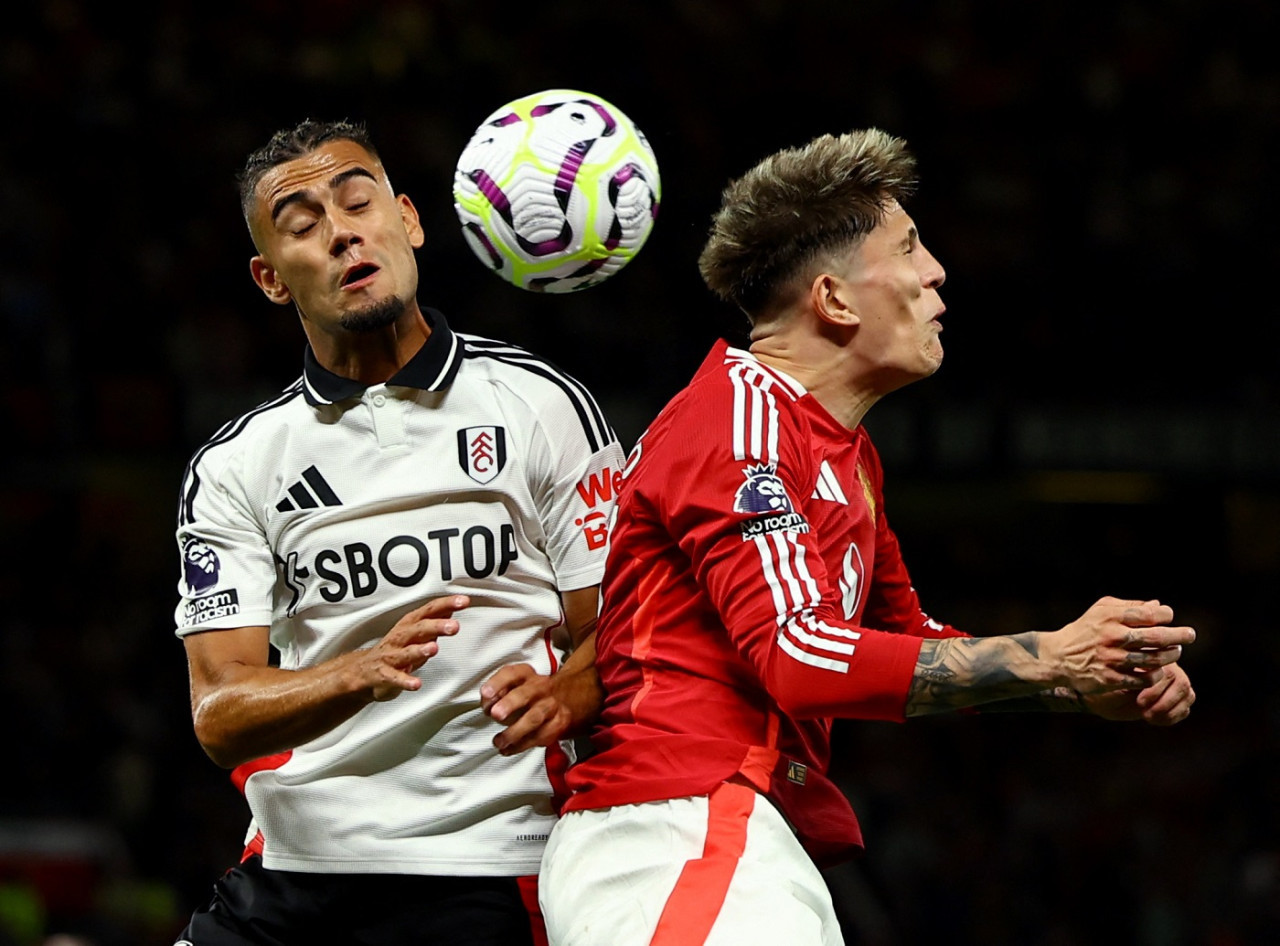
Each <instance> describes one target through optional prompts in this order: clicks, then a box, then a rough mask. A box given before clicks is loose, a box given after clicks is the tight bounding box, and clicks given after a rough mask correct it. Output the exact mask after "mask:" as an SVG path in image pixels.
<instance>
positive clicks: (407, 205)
mask: <svg viewBox="0 0 1280 946" xmlns="http://www.w3.org/2000/svg"><path fill="white" fill-rule="evenodd" d="M396 202H397V203H399V204H400V219H401V220H403V221H404V230H405V233H407V234H409V245H410V246H412V247H413V248H414V249H415V250H417V249H421V248H422V244H423V243H424V242H426V234H425V233H423V232H422V222H421V221H420V220H419V219H418V208H417V207H415V206H413V201H411V200H410V199H409V198H408V197H407V196H405V195H404V194H400V195H399V196H398V197H396Z"/></svg>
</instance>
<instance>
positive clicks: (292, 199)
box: [271, 167, 377, 223]
mask: <svg viewBox="0 0 1280 946" xmlns="http://www.w3.org/2000/svg"><path fill="white" fill-rule="evenodd" d="M353 177H367V178H368V179H369V180H371V181H375V182H376V181H377V178H376V177H374V176H373V174H372V173H371V172H370V171H369V170H367V169H366V168H359V167H357V168H347V170H345V171H342V172H340V173H338V174H335V175H334V176H333V177H331V178H329V189H330V190H337V189H338V188H339V187H341V186H342V185H343V184H345V183H346V182H347V181H349V180H351V179H352V178H353ZM310 193H311V192H310V191H307V190H300V191H294V192H293V193H292V194H285V195H284V196H283V197H281V198H280V199H279V200H277V201H276V202H275V203H274V204H272V205H271V222H272V223H275V222H276V218H277V217H279V216H280V214H282V213H283V212H284V209H285V208H286V207H288V206H289V205H290V204H297V203H301V202H302V201H304V200H306V199H307V197H308V195H309V194H310Z"/></svg>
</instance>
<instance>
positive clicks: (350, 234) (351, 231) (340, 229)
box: [329, 218, 364, 257]
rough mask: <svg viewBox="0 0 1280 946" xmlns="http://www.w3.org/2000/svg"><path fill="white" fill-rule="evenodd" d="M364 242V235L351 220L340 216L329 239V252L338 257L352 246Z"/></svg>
mask: <svg viewBox="0 0 1280 946" xmlns="http://www.w3.org/2000/svg"><path fill="white" fill-rule="evenodd" d="M363 242H364V237H362V236H361V235H360V234H359V233H358V232H357V231H356V229H355V227H353V226H352V225H351V224H350V222H349V221H347V220H345V219H343V218H338V219H337V222H336V223H335V225H334V228H333V236H332V238H331V239H330V240H329V253H330V254H331V255H332V256H334V257H338V256H341V255H342V254H343V253H345V252H347V250H348V249H350V248H351V247H352V246H358V245H359V244H361V243H363Z"/></svg>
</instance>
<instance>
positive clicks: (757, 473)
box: [541, 129, 1195, 946]
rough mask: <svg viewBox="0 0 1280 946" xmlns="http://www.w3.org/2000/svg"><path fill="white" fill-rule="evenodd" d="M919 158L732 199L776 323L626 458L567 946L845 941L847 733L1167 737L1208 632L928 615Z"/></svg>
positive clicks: (569, 848) (1182, 713)
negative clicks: (914, 727) (840, 771)
mask: <svg viewBox="0 0 1280 946" xmlns="http://www.w3.org/2000/svg"><path fill="white" fill-rule="evenodd" d="M914 184H915V162H914V158H913V157H912V155H911V154H910V152H909V151H908V149H907V147H906V144H905V142H903V141H902V140H901V139H897V138H894V137H892V136H890V135H887V134H885V133H884V132H882V131H879V130H876V129H870V130H863V131H855V132H851V133H849V134H844V135H840V136H833V135H824V136H821V137H819V138H816V139H814V140H813V141H811V142H809V143H808V144H807V145H805V146H803V147H800V148H795V149H787V150H784V151H780V152H778V153H776V154H774V155H771V156H770V157H768V158H766V159H765V160H764V161H762V162H760V163H759V164H758V165H757V166H756V167H755V168H753V169H751V170H750V171H749V172H747V173H746V174H745V175H744V176H742V177H741V178H740V179H738V180H736V181H734V182H733V183H731V184H730V185H729V187H728V188H727V189H726V190H725V192H724V195H723V203H722V206H721V209H720V211H719V212H718V214H717V215H716V217H715V220H714V223H713V226H712V230H711V234H710V237H709V239H708V241H707V244H706V246H705V248H704V250H703V253H702V256H701V259H700V268H701V271H702V274H703V278H704V280H705V281H706V283H707V284H708V286H709V287H710V288H711V289H712V290H713V291H714V292H716V294H717V295H719V296H720V297H721V298H723V299H725V300H727V301H729V302H731V303H733V304H735V305H737V306H739V307H740V308H742V310H743V311H744V312H745V313H746V314H747V316H748V318H749V320H750V322H751V344H750V348H749V350H740V349H735V348H731V347H729V346H728V345H727V344H725V343H724V342H720V343H718V344H717V345H716V346H715V347H714V348H713V349H712V351H711V352H710V354H709V355H708V356H707V358H706V360H705V361H704V362H703V364H702V367H701V368H700V369H699V370H698V372H697V374H696V375H695V377H694V379H693V380H692V382H691V383H690V384H689V385H688V387H687V388H685V390H683V391H682V392H681V393H679V394H678V395H677V396H676V397H675V398H674V399H673V400H672V401H671V402H670V403H669V404H668V405H667V407H666V408H665V409H664V410H663V411H662V412H661V413H660V414H659V416H658V417H657V418H656V420H655V421H654V422H653V423H652V424H651V425H650V427H649V429H648V430H647V431H646V432H645V433H644V435H643V436H642V437H641V438H640V440H639V442H638V443H637V445H636V447H635V448H634V450H633V451H632V455H631V457H630V459H629V461H628V466H627V471H626V478H625V479H624V481H623V484H622V490H621V495H620V497H619V504H618V510H617V522H616V525H615V528H614V531H613V533H612V536H611V542H612V543H613V544H612V549H611V552H610V555H609V560H608V564H607V567H606V575H605V580H604V583H603V586H602V593H603V595H604V604H603V610H602V613H601V618H600V623H599V636H598V639H597V649H598V657H597V667H598V670H599V672H600V675H601V679H602V681H603V683H604V685H605V689H606V694H607V695H606V701H605V707H604V710H603V713H602V716H601V718H600V721H599V724H598V726H597V728H596V730H595V732H594V734H593V741H594V743H595V745H596V747H597V749H598V752H597V753H596V754H595V755H593V756H592V757H590V758H588V759H586V760H585V761H583V762H581V763H579V764H578V765H577V766H575V767H574V768H572V769H571V770H570V773H569V782H570V786H571V788H572V789H573V790H574V794H573V795H572V797H571V798H570V800H569V802H568V803H567V805H566V809H565V812H566V813H565V814H564V816H563V817H562V819H561V820H560V821H559V822H558V823H557V825H556V827H555V828H554V829H553V831H552V837H551V841H550V843H549V845H548V848H547V851H546V854H545V856H544V859H543V868H542V875H541V894H542V902H543V911H544V914H545V915H546V918H547V921H548V928H549V932H550V936H551V940H552V943H553V944H557V943H558V944H568V943H586V942H591V943H606V942H607V943H610V944H614V946H617V944H630V943H636V944H639V943H654V944H658V943H664V944H665V943H672V944H674V943H680V944H692V943H735V944H744V943H761V944H765V943H768V944H776V943H779V942H786V943H803V944H824V946H827V944H836V943H839V942H841V935H840V930H839V925H838V922H837V920H836V917H835V913H834V910H833V908H832V903H831V900H830V897H829V895H828V893H827V891H826V889H825V885H824V883H823V880H822V877H821V875H820V873H819V872H818V867H819V866H821V865H825V864H827V863H831V862H835V861H837V860H839V859H842V858H845V857H848V856H849V855H851V854H852V853H854V852H856V851H857V850H858V849H859V848H860V847H861V835H860V832H859V829H858V823H857V819H856V818H855V816H854V813H853V811H852V809H851V807H850V805H849V803H848V801H847V800H846V799H845V797H844V795H843V794H842V793H841V792H840V790H839V789H838V788H837V787H836V786H835V785H834V784H833V783H832V782H831V781H830V780H829V779H828V778H827V776H826V774H825V773H826V770H827V767H828V762H829V756H830V733H831V725H832V721H833V720H834V719H835V718H838V717H845V718H858V719H881V720H901V719H904V718H905V717H908V716H917V715H924V714H929V713H936V712H940V711H947V710H956V709H960V708H968V707H979V706H982V705H989V706H993V707H994V706H997V705H998V706H1000V708H1002V709H1008V708H1018V707H1021V708H1043V709H1063V710H1070V711H1082V712H1091V713H1094V714H1097V715H1100V716H1103V717H1106V718H1109V719H1135V720H1136V719H1142V720H1146V721H1147V722H1149V723H1152V724H1156V725H1168V724H1172V723H1176V722H1178V721H1180V720H1181V719H1183V718H1185V717H1186V715H1187V714H1188V712H1189V711H1190V708H1191V704H1192V702H1193V701H1194V699H1195V696H1194V692H1193V690H1192V688H1191V685H1190V682H1189V680H1188V678H1187V675H1186V673H1185V672H1184V671H1183V670H1182V669H1181V668H1180V667H1179V666H1178V663H1177V661H1178V658H1179V656H1180V653H1181V648H1182V647H1183V646H1184V645H1186V644H1189V643H1191V642H1192V641H1193V640H1194V638H1195V633H1194V631H1193V630H1192V629H1191V628H1189V627H1180V626H1174V625H1173V623H1172V622H1173V611H1172V609H1171V608H1169V607H1168V606H1167V605H1165V604H1163V603H1161V602H1159V601H1154V600H1150V601H1138V600H1122V599H1119V598H1103V599H1102V600H1099V601H1098V602H1097V603H1095V604H1094V605H1093V606H1091V607H1090V608H1089V609H1088V610H1087V611H1085V613H1084V614H1083V615H1081V616H1080V617H1079V618H1078V619H1076V620H1074V621H1072V622H1071V623H1069V624H1067V625H1065V626H1064V627H1062V628H1060V629H1058V630H1055V631H1027V632H1025V633H1021V634H1014V635H1006V636H985V637H984V636H970V635H968V634H965V633H963V632H961V631H958V630H956V629H954V628H952V627H950V626H948V625H946V624H943V623H940V622H938V621H935V620H934V619H932V618H931V617H929V616H928V615H927V614H925V613H924V612H923V611H922V609H921V606H920V602H919V599H918V598H917V595H916V592H915V589H914V588H913V587H912V584H911V580H910V578H909V576H908V574H907V570H906V568H905V567H904V565H903V560H902V556H901V554H900V552H899V548H898V542H897V539H896V538H895V536H894V533H893V531H892V529H891V528H890V526H889V523H888V520H887V518H886V515H885V511H884V501H883V472H882V468H881V464H880V460H879V457H878V455H877V453H876V450H875V447H874V445H873V444H872V442H871V440H870V438H869V436H868V434H867V431H866V429H865V428H864V427H863V426H862V420H863V418H864V417H865V415H866V413H867V411H868V410H869V409H870V408H871V407H872V405H874V404H875V403H876V402H877V401H878V400H879V399H880V398H882V397H883V396H885V395H886V394H889V393H890V392H892V391H894V390H897V389H898V388H901V387H903V386H904V385H906V384H909V383H911V382H912V381H916V380H919V379H921V378H925V377H928V376H929V375H931V374H933V372H935V371H936V370H937V369H938V367H939V365H940V364H941V363H942V357H943V349H942V343H941V339H940V336H941V333H942V317H943V314H944V312H945V307H944V305H943V303H942V299H941V296H940V293H939V290H940V289H941V287H942V285H943V282H944V280H945V278H946V275H945V272H944V270H943V268H942V265H941V264H940V263H939V262H938V260H937V259H936V258H935V257H934V256H933V255H932V254H931V253H930V252H929V251H928V250H927V249H926V248H925V246H924V244H923V243H922V242H921V239H920V234H919V231H918V229H917V226H916V224H915V221H914V220H913V219H912V218H911V216H910V214H908V212H907V210H906V209H905V207H904V201H905V200H906V198H907V197H908V196H909V195H910V193H911V191H912V190H913V188H914Z"/></svg>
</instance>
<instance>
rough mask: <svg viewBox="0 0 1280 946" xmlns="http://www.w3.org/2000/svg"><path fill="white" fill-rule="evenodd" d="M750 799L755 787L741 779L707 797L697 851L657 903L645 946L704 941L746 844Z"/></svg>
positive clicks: (688, 945) (688, 944) (693, 945)
mask: <svg viewBox="0 0 1280 946" xmlns="http://www.w3.org/2000/svg"><path fill="white" fill-rule="evenodd" d="M755 804H756V793H755V792H754V791H752V790H751V789H749V788H747V787H746V786H745V785H732V784H725V785H721V786H720V787H719V788H717V789H716V790H715V791H713V792H712V793H711V795H710V796H709V797H708V799H707V838H706V841H704V842H703V845H702V857H700V858H699V859H698V860H696V861H687V862H686V863H685V865H684V870H683V871H681V872H680V879H679V880H677V881H676V886H675V889H674V890H672V891H671V896H669V897H667V903H666V906H664V907H663V908H662V916H661V917H659V918H658V928H657V929H656V930H654V933H653V939H651V940H650V941H649V943H650V946H698V944H701V943H705V942H706V940H707V937H708V936H709V935H710V934H711V927H712V926H713V925H714V924H715V922H716V917H717V916H719V915H720V908H721V907H722V906H723V905H724V899H725V896H726V895H727V894H728V892H729V883H730V881H732V880H733V872H734V871H735V870H737V868H738V861H739V859H740V858H741V857H742V852H743V850H744V849H745V848H746V846H747V819H748V818H750V817H751V812H752V810H753V809H754V808H755Z"/></svg>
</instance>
